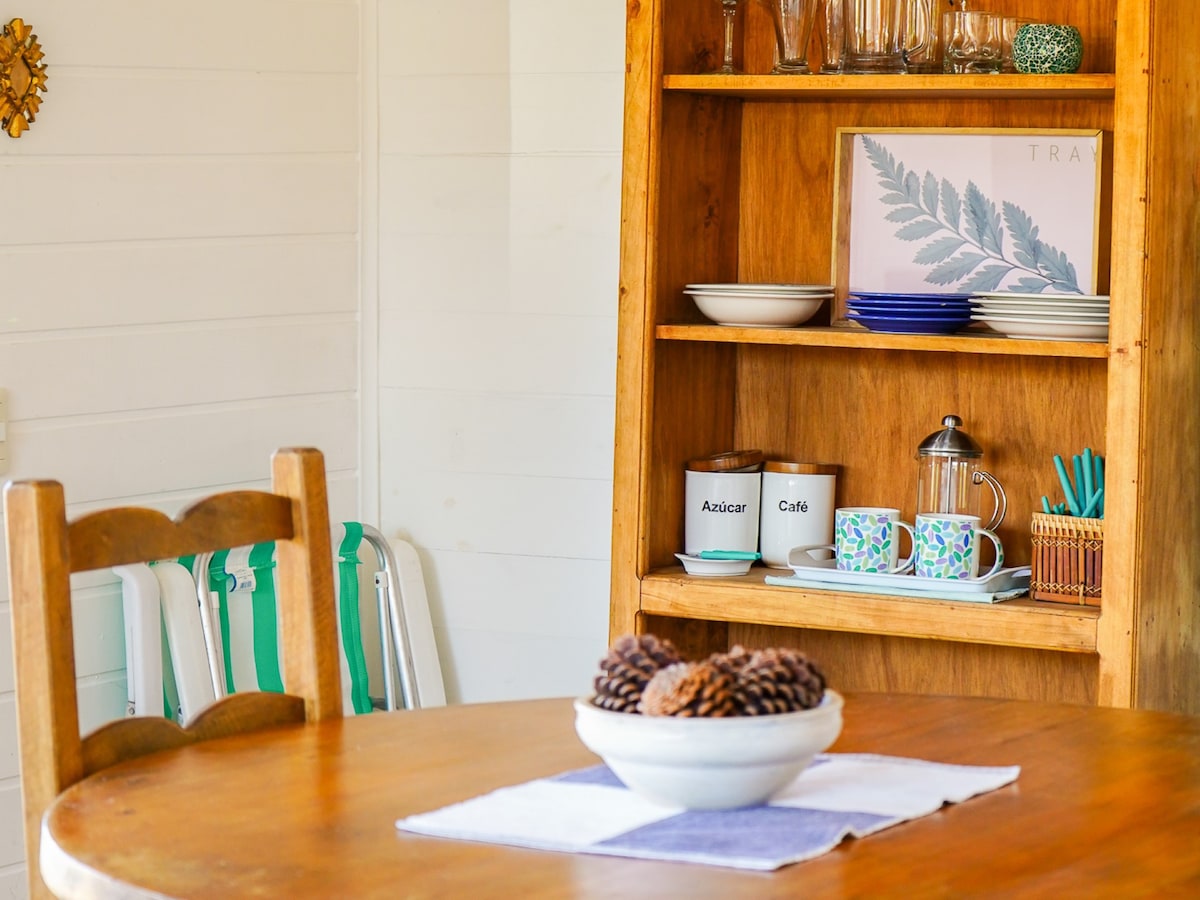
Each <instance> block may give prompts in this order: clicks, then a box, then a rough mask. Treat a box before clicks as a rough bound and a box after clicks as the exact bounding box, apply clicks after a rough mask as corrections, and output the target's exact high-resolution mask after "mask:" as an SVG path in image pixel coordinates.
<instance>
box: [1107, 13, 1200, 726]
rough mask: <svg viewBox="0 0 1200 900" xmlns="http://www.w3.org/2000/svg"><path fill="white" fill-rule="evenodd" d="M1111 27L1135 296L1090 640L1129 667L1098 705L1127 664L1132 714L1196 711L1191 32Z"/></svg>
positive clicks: (1197, 182) (1199, 108)
mask: <svg viewBox="0 0 1200 900" xmlns="http://www.w3.org/2000/svg"><path fill="white" fill-rule="evenodd" d="M1126 15H1128V17H1129V18H1128V20H1126V19H1125V18H1124V17H1125V16H1126ZM1122 17H1123V18H1122V23H1121V27H1122V35H1121V38H1122V40H1121V43H1120V45H1119V49H1120V53H1121V56H1120V59H1119V61H1118V86H1117V110H1118V115H1119V121H1120V123H1121V129H1122V131H1121V135H1120V136H1121V137H1122V138H1123V140H1122V141H1121V143H1120V145H1119V148H1118V149H1119V150H1120V152H1121V153H1122V156H1123V159H1125V160H1126V161H1127V171H1126V173H1125V179H1124V181H1123V182H1122V190H1121V191H1120V193H1119V194H1118V195H1117V196H1116V197H1115V198H1114V217H1115V219H1116V221H1117V226H1118V227H1119V229H1120V231H1119V233H1118V238H1117V241H1116V242H1115V247H1116V248H1117V249H1115V250H1114V254H1116V253H1118V252H1119V253H1120V258H1119V259H1117V260H1114V282H1115V283H1118V284H1119V285H1120V287H1121V289H1125V286H1127V285H1128V286H1129V288H1128V289H1129V290H1130V291H1133V290H1136V289H1139V288H1143V289H1144V302H1143V306H1142V315H1141V316H1140V317H1137V318H1132V317H1131V318H1125V319H1122V321H1121V322H1119V323H1116V325H1117V330H1116V331H1115V333H1114V335H1113V344H1114V347H1115V353H1114V358H1113V363H1112V366H1113V377H1112V382H1113V388H1112V389H1110V403H1109V426H1108V427H1109V431H1110V432H1111V433H1112V434H1113V436H1114V438H1115V440H1116V442H1117V444H1118V446H1119V449H1120V454H1121V455H1120V465H1114V470H1113V475H1114V476H1115V477H1116V479H1117V485H1118V492H1119V496H1121V497H1122V499H1123V503H1122V508H1123V509H1126V510H1128V513H1127V515H1123V516H1122V517H1121V519H1120V520H1119V521H1115V522H1113V523H1112V525H1114V526H1116V527H1115V528H1114V531H1113V534H1112V537H1111V540H1110V535H1109V533H1108V524H1107V523H1106V534H1105V545H1106V553H1105V568H1106V572H1105V580H1106V590H1105V601H1106V603H1109V601H1110V600H1111V601H1112V602H1111V604H1110V605H1109V608H1108V609H1106V610H1105V613H1104V616H1103V617H1102V619H1101V628H1100V635H1099V639H1100V642H1101V647H1102V650H1103V651H1104V652H1107V653H1109V655H1110V656H1115V655H1116V654H1117V652H1118V651H1119V650H1121V649H1122V648H1124V647H1125V646H1127V642H1128V640H1129V632H1128V631H1124V630H1125V629H1128V630H1129V631H1131V632H1132V638H1133V640H1132V646H1133V648H1134V658H1133V659H1132V660H1126V659H1119V660H1118V659H1114V661H1113V664H1112V665H1108V666H1106V667H1105V669H1104V670H1102V675H1101V678H1102V686H1103V687H1104V688H1105V692H1106V694H1107V695H1108V696H1106V697H1103V698H1102V701H1101V702H1113V701H1112V700H1109V699H1108V697H1113V698H1116V700H1118V701H1119V699H1120V698H1121V694H1120V692H1121V690H1122V687H1123V685H1121V684H1120V683H1118V684H1116V685H1111V684H1109V683H1110V682H1112V681H1118V680H1119V679H1120V678H1122V677H1124V676H1125V670H1124V669H1123V668H1122V666H1128V667H1130V668H1131V669H1132V674H1133V705H1135V706H1139V707H1148V708H1155V709H1171V710H1178V711H1183V712H1189V713H1192V714H1200V651H1198V648H1200V553H1197V552H1196V550H1195V538H1194V536H1195V535H1197V534H1200V475H1198V474H1197V472H1198V467H1200V302H1198V299H1197V294H1198V287H1197V286H1198V285H1200V219H1198V218H1197V213H1196V210H1197V205H1196V196H1197V194H1198V193H1200V149H1198V145H1197V141H1196V140H1195V139H1193V137H1191V136H1193V135H1195V134H1197V131H1198V129H1200V83H1198V81H1200V80H1198V79H1197V75H1196V68H1195V60H1196V58H1197V56H1198V55H1200V23H1198V20H1197V16H1196V7H1195V5H1194V4H1192V3H1188V2H1185V0H1155V2H1148V3H1144V4H1135V3H1125V4H1122ZM1185 135H1186V136H1188V137H1183V136H1185ZM1185 536H1186V537H1185ZM1110 544H1112V545H1113V546H1111V547H1110V546H1109V545H1110ZM1110 549H1111V551H1112V553H1111V559H1112V562H1111V564H1110V553H1109V551H1110ZM1110 572H1112V574H1113V575H1114V577H1115V578H1117V579H1119V581H1118V583H1119V584H1122V585H1125V586H1127V588H1126V591H1125V593H1123V594H1122V595H1120V596H1113V595H1110V592H1109V591H1108V590H1107V583H1108V577H1109V573H1110ZM1110 610H1111V612H1112V613H1113V615H1112V617H1111V618H1110V615H1109V612H1110Z"/></svg>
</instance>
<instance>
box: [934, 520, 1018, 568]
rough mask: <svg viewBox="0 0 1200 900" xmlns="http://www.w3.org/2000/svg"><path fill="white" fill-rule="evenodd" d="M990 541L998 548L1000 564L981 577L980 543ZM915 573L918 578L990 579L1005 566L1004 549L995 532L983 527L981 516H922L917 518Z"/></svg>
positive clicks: (997, 558)
mask: <svg viewBox="0 0 1200 900" xmlns="http://www.w3.org/2000/svg"><path fill="white" fill-rule="evenodd" d="M985 537H986V538H987V539H988V540H989V541H991V542H992V544H994V545H995V547H996V561H995V562H994V563H993V564H992V567H991V569H989V570H988V571H987V572H986V573H985V574H984V575H982V576H980V574H979V544H980V540H981V538H985ZM915 542H916V549H915V551H914V556H915V562H914V571H915V574H916V575H917V577H918V578H956V579H959V580H967V579H980V580H982V579H985V578H990V577H992V576H993V575H995V574H996V573H997V572H999V571H1000V567H1001V566H1003V565H1004V548H1003V547H1002V546H1001V544H1000V538H998V537H997V536H996V533H995V532H994V531H988V530H987V529H986V528H982V527H980V524H979V516H963V515H954V514H951V513H921V514H920V515H918V516H917V525H916V538H915Z"/></svg>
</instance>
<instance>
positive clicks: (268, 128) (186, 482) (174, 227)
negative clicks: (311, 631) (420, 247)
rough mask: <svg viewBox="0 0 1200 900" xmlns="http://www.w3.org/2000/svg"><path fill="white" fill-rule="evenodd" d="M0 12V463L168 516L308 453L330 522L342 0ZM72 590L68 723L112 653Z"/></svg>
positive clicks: (89, 700) (344, 456)
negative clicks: (317, 463) (321, 463)
mask: <svg viewBox="0 0 1200 900" xmlns="http://www.w3.org/2000/svg"><path fill="white" fill-rule="evenodd" d="M12 15H20V16H22V17H23V18H24V19H25V21H26V22H27V23H28V24H30V25H31V26H33V29H34V31H35V32H36V33H37V34H38V36H39V39H40V41H41V43H42V46H43V48H44V50H45V53H46V62H47V65H48V74H49V83H48V88H49V90H48V92H47V94H46V97H45V100H44V102H43V105H42V108H41V113H40V114H39V116H38V119H37V121H36V122H35V123H34V125H33V127H32V129H31V130H30V131H29V132H27V133H26V134H25V135H24V136H23V137H22V138H21V139H20V140H10V139H9V138H7V137H3V136H0V184H2V185H3V189H4V196H5V201H6V203H5V205H6V209H7V211H8V213H7V214H6V215H4V216H2V217H0V263H2V264H3V267H4V273H5V280H4V288H3V291H2V292H0V386H2V387H4V388H6V389H7V390H8V399H9V416H10V424H9V428H8V439H9V444H8V448H9V456H10V459H11V466H10V470H9V472H8V473H7V475H6V476H4V477H14V478H28V477H53V478H56V479H58V480H60V481H62V482H63V483H64V484H65V487H66V492H67V500H68V503H69V504H70V505H71V509H70V512H71V513H72V514H75V513H78V512H80V511H83V510H85V509H87V508H89V507H100V506H111V505H114V504H118V503H125V502H136V503H139V504H145V505H150V506H156V507H159V508H161V509H164V510H167V511H169V512H174V511H176V510H178V509H179V508H180V507H181V506H182V505H184V504H185V503H186V502H188V501H189V500H191V499H192V498H194V497H196V496H199V495H201V494H205V493H210V492H212V491H215V490H221V489H225V488H229V487H237V486H247V485H254V486H260V485H264V484H266V483H267V478H268V474H269V455H270V453H271V452H272V451H273V450H274V449H275V448H277V447H279V446H284V445H289V444H304V445H314V446H317V447H320V448H321V449H322V450H324V451H325V454H326V464H327V467H328V473H329V481H330V500H331V507H332V510H331V512H332V514H333V516H335V517H337V518H356V517H357V511H358V508H359V505H358V484H359V459H360V448H359V434H360V431H361V429H360V423H361V417H360V410H359V396H360V394H359V377H360V366H359V359H358V350H359V340H360V339H359V317H358V312H359V299H360V298H359V247H360V243H359V208H360V196H359V174H360V157H359V134H360V114H359V104H360V93H361V91H360V82H359V46H360V34H359V25H358V21H359V4H358V2H357V0H205V2H203V3H180V2H161V0H107V2H105V3H81V2H79V0H27V2H25V3H24V4H23V5H22V6H21V7H20V8H19V9H18V8H16V7H14V8H12V9H10V10H9V13H8V16H5V21H7V18H8V17H9V16H12ZM0 576H3V577H4V578H6V573H4V572H3V571H0ZM2 583H3V582H0V584H2ZM76 587H77V591H76V594H75V600H76V610H77V612H76V617H77V618H76V630H75V636H76V654H77V665H78V669H79V674H80V706H81V711H80V712H81V722H82V724H83V726H84V728H85V729H86V728H90V727H94V726H95V725H97V724H99V723H101V722H103V721H105V720H106V719H108V718H111V717H113V716H116V715H121V714H122V713H123V711H124V698H125V680H124V671H123V669H124V644H123V635H122V627H121V618H120V601H119V588H118V586H117V585H116V583H115V581H114V579H112V578H111V577H110V576H107V575H93V576H86V577H84V578H82V579H79V581H78V583H77V584H76ZM0 591H6V587H0ZM9 630H10V618H9V604H8V597H7V595H6V593H4V594H0V897H8V896H14V897H15V896H21V895H22V894H23V893H24V867H23V858H22V857H23V853H22V846H21V825H20V812H19V794H18V787H17V782H16V774H17V757H16V742H15V740H16V739H15V734H14V730H13V698H12V679H11V668H12V661H11V651H10V642H9V639H8V633H9Z"/></svg>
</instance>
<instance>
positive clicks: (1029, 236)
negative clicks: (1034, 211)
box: [1003, 200, 1041, 271]
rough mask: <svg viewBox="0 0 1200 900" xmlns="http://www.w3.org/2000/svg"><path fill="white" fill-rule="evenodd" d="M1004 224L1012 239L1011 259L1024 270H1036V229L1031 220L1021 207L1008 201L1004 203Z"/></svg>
mask: <svg viewBox="0 0 1200 900" xmlns="http://www.w3.org/2000/svg"><path fill="white" fill-rule="evenodd" d="M1003 209H1004V224H1005V226H1007V228H1008V231H1009V233H1010V234H1011V235H1012V238H1013V258H1014V259H1015V260H1016V261H1017V262H1019V263H1020V264H1021V265H1023V266H1025V267H1026V268H1029V269H1033V270H1034V271H1036V270H1037V266H1038V248H1039V247H1040V246H1041V241H1039V240H1038V228H1037V226H1036V225H1034V224H1033V219H1031V218H1029V214H1028V213H1026V212H1025V210H1023V209H1021V207H1019V206H1017V205H1016V204H1015V203H1012V202H1010V201H1008V200H1005V201H1004V204H1003Z"/></svg>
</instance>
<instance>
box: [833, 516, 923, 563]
mask: <svg viewBox="0 0 1200 900" xmlns="http://www.w3.org/2000/svg"><path fill="white" fill-rule="evenodd" d="M897 528H902V529H904V530H905V531H907V532H908V534H909V537H910V538H912V539H913V543H914V544H915V543H916V540H915V538H914V537H913V529H912V526H911V525H909V524H908V523H907V522H904V521H902V520H901V519H900V510H898V509H889V508H886V507H878V506H847V507H842V508H840V509H837V510H835V511H834V516H833V531H834V535H833V540H834V556H835V557H836V559H837V567H838V568H839V569H841V570H842V571H843V572H887V573H896V572H905V571H907V570H908V569H909V568H911V567H912V562H913V554H912V553H911V552H910V553H909V554H908V556H907V557H906V558H905V559H904V560H903V561H900V559H899V557H900V540H899V535H898V534H897V531H896V529H897Z"/></svg>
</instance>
